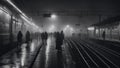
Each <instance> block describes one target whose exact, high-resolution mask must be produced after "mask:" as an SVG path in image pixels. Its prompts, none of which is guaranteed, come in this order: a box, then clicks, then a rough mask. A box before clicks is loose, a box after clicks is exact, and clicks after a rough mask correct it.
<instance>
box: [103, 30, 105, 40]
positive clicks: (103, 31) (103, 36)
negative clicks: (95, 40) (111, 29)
mask: <svg viewBox="0 0 120 68" xmlns="http://www.w3.org/2000/svg"><path fill="white" fill-rule="evenodd" d="M102 38H103V40H105V31H103V34H102Z"/></svg>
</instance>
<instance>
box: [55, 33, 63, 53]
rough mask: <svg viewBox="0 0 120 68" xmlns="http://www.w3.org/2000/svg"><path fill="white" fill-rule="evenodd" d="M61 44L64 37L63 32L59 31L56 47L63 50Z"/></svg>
mask: <svg viewBox="0 0 120 68" xmlns="http://www.w3.org/2000/svg"><path fill="white" fill-rule="evenodd" d="M61 45H62V39H61V34H60V33H59V32H57V33H56V49H57V50H58V51H61V50H62V48H61Z"/></svg>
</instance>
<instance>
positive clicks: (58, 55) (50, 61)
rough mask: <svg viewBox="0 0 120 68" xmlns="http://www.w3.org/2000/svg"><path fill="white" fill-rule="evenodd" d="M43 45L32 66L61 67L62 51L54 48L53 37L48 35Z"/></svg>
mask: <svg viewBox="0 0 120 68" xmlns="http://www.w3.org/2000/svg"><path fill="white" fill-rule="evenodd" d="M46 43H47V44H46V45H43V46H42V48H41V50H40V52H39V54H38V57H37V59H36V61H35V63H34V65H33V68H63V57H62V56H63V53H62V51H57V50H56V43H55V38H54V37H53V36H49V37H48V39H47V41H46Z"/></svg>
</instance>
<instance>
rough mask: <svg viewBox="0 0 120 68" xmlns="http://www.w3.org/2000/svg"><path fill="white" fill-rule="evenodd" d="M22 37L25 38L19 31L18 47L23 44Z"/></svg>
mask: <svg viewBox="0 0 120 68" xmlns="http://www.w3.org/2000/svg"><path fill="white" fill-rule="evenodd" d="M22 37H23V34H22V32H21V31H19V32H18V34H17V43H18V47H19V46H20V45H21V44H22Z"/></svg>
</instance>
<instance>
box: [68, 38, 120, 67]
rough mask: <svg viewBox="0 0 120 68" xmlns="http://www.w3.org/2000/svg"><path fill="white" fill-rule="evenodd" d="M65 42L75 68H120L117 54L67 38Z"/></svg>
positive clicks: (87, 42)
mask: <svg viewBox="0 0 120 68" xmlns="http://www.w3.org/2000/svg"><path fill="white" fill-rule="evenodd" d="M66 42H67V43H68V49H69V51H70V54H71V56H72V59H73V61H74V62H75V68H120V65H119V59H120V55H119V52H116V51H114V50H112V49H110V48H107V47H104V46H102V45H99V44H96V43H94V42H91V41H85V40H81V39H76V38H67V39H66Z"/></svg>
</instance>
